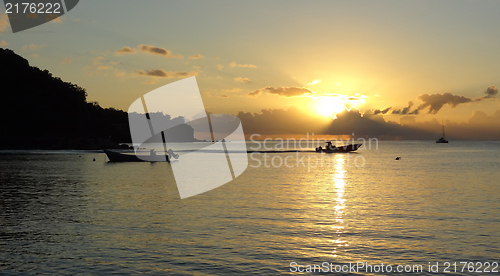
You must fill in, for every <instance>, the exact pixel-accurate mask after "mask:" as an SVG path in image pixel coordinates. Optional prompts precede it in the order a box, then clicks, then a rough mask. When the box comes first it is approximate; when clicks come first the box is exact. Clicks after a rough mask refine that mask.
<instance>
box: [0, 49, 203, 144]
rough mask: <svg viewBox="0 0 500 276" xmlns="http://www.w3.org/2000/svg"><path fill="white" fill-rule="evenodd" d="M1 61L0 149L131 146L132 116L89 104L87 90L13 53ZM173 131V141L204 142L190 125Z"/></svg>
mask: <svg viewBox="0 0 500 276" xmlns="http://www.w3.org/2000/svg"><path fill="white" fill-rule="evenodd" d="M0 61H1V62H0V89H1V95H2V100H1V101H0V116H1V118H2V125H1V126H0V127H1V131H0V149H84V150H91V149H109V148H119V147H121V146H120V143H131V141H132V140H131V137H130V130H129V124H128V114H127V112H125V111H123V110H118V109H115V108H102V107H101V106H100V105H99V104H98V103H97V102H87V92H86V90H85V88H83V87H80V86H78V85H76V84H73V83H70V82H65V81H63V80H61V79H60V78H58V77H55V76H52V74H51V73H50V72H49V71H48V70H41V69H39V68H37V67H33V66H30V65H29V62H28V61H27V60H26V59H24V58H23V57H21V56H19V55H17V54H16V53H14V51H12V50H9V49H2V48H0ZM164 116H165V119H167V118H168V119H169V120H170V116H168V115H164ZM174 119H175V118H174ZM169 133H171V134H169V135H166V137H165V138H166V140H167V141H170V142H176V141H198V140H197V139H195V138H194V130H193V128H192V127H191V126H189V125H187V124H181V125H178V126H177V127H175V128H174V129H172V131H169Z"/></svg>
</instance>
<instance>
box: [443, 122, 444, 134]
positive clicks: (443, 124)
mask: <svg viewBox="0 0 500 276" xmlns="http://www.w3.org/2000/svg"><path fill="white" fill-rule="evenodd" d="M443 137H444V120H443Z"/></svg>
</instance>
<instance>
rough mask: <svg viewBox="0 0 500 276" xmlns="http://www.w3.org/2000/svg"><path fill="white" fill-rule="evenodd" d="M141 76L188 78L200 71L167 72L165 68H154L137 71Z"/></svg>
mask: <svg viewBox="0 0 500 276" xmlns="http://www.w3.org/2000/svg"><path fill="white" fill-rule="evenodd" d="M137 75H139V76H147V77H155V78H166V79H171V78H179V79H182V78H187V77H193V76H196V75H198V72H194V71H191V72H171V71H170V72H167V71H165V70H163V69H154V70H149V71H142V70H141V71H139V72H138V73H137Z"/></svg>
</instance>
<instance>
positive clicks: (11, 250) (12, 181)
mask: <svg viewBox="0 0 500 276" xmlns="http://www.w3.org/2000/svg"><path fill="white" fill-rule="evenodd" d="M235 143H246V144H247V147H248V149H249V150H252V152H251V153H248V154H247V156H248V167H247V169H246V170H245V171H244V172H243V173H242V174H241V175H239V176H238V177H236V179H234V180H233V181H231V182H229V183H227V184H225V185H222V186H220V187H217V188H215V189H213V190H210V191H208V192H205V193H202V194H199V195H195V196H192V197H188V198H185V199H181V198H180V196H179V192H178V189H177V186H176V183H175V179H174V175H173V172H172V167H171V166H172V165H174V164H169V163H148V162H143V163H110V162H108V160H107V158H106V156H105V154H104V153H102V152H99V151H41V150H32V151H0V275H38V274H42V275H43V274H54V275H137V274H147V275H316V274H317V275H387V274H389V275H390V274H415V275H465V274H467V275H480V274H483V275H484V274H487V275H489V274H497V275H498V273H499V271H500V267H498V263H499V262H500V181H499V179H500V162H499V161H500V142H483V141H481V142H480V141H450V143H449V144H436V143H435V142H434V141H376V142H375V141H374V142H373V143H372V144H368V143H365V145H364V146H363V147H362V148H361V149H359V150H358V151H357V152H356V153H332V154H319V153H316V152H313V151H312V150H313V149H314V146H316V145H312V144H307V145H305V146H304V145H298V144H293V143H292V144H287V145H286V146H285V147H283V145H282V144H281V142H276V141H274V142H273V141H267V142H266V143H267V144H264V141H246V142H244V141H240V142H235ZM264 146H265V148H264ZM259 149H260V150H264V149H265V150H266V152H257V151H259ZM285 150H298V151H297V152H284V151H285ZM240 154H242V155H244V154H245V153H240ZM397 157H399V158H398V159H399V160H396V159H397ZM181 158H182V156H181ZM193 170H196V168H193Z"/></svg>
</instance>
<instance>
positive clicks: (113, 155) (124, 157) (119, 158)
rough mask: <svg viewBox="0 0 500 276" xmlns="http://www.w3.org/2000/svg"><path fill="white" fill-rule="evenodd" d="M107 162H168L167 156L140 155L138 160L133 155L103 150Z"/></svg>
mask: <svg viewBox="0 0 500 276" xmlns="http://www.w3.org/2000/svg"><path fill="white" fill-rule="evenodd" d="M104 153H105V154H106V155H107V156H108V159H109V162H170V159H169V158H168V155H142V156H140V158H139V157H138V156H137V155H135V154H125V153H121V152H116V151H111V150H104Z"/></svg>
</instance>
